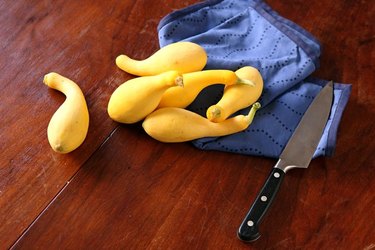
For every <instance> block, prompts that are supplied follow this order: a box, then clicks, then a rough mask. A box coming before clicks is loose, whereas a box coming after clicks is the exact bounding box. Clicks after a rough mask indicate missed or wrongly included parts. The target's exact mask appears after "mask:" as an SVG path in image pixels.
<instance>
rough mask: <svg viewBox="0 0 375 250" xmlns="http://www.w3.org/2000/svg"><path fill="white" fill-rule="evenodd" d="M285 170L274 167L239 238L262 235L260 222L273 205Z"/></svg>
mask: <svg viewBox="0 0 375 250" xmlns="http://www.w3.org/2000/svg"><path fill="white" fill-rule="evenodd" d="M284 175H285V172H284V171H283V170H281V169H279V168H273V169H272V171H271V174H270V175H269V177H268V179H267V181H266V182H265V184H264V185H263V188H262V190H261V191H260V193H259V194H258V196H257V198H256V199H255V201H254V203H253V205H252V206H251V208H250V210H249V212H248V213H247V215H246V217H245V219H244V220H243V222H242V223H241V226H240V228H239V229H238V233H237V234H238V238H240V240H243V241H248V242H249V241H254V240H257V239H258V238H259V237H260V233H259V223H260V222H261V220H262V218H263V216H264V215H265V214H266V212H267V210H268V209H269V207H270V206H271V204H272V202H273V200H274V198H275V196H276V194H277V192H278V190H279V187H280V184H281V182H282V180H283V179H284Z"/></svg>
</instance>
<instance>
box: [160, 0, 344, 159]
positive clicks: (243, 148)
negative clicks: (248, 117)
mask: <svg viewBox="0 0 375 250" xmlns="http://www.w3.org/2000/svg"><path fill="white" fill-rule="evenodd" d="M158 34H159V43H160V46H161V47H163V46H165V45H168V44H170V43H173V42H177V41H191V42H194V43H197V44H199V45H201V46H202V47H203V48H204V49H205V50H206V52H207V54H208V61H207V65H206V67H205V69H230V70H237V69H239V68H241V67H243V66H253V67H255V68H257V69H258V70H259V71H260V73H261V75H262V77H263V80H264V89H263V93H262V95H261V97H260V99H259V101H260V103H261V104H262V108H261V109H260V110H259V111H258V112H257V114H256V116H255V119H254V121H253V123H252V124H251V125H250V126H249V127H248V129H246V130H245V131H243V132H239V133H236V134H232V135H228V136H223V137H209V138H202V139H198V140H194V141H193V144H194V145H195V146H196V147H198V148H200V149H206V150H220V151H227V152H234V153H240V154H246V155H257V156H265V157H271V158H278V157H279V155H280V154H281V152H282V150H283V148H284V147H285V145H286V143H287V142H288V140H289V138H290V136H291V135H292V133H293V131H294V130H295V128H296V127H297V125H298V123H299V121H300V120H301V118H302V116H303V114H304V113H305V111H306V110H307V108H308V106H309V105H310V103H311V102H312V100H313V99H314V97H315V96H316V95H317V94H318V93H319V91H320V90H321V89H322V87H323V86H324V85H325V84H326V83H327V82H328V81H325V80H320V79H314V78H312V77H310V75H311V73H313V72H314V71H315V70H316V69H317V68H318V66H319V61H318V60H319V56H320V47H321V46H320V44H319V42H318V41H317V40H316V39H315V38H314V37H313V36H312V35H311V34H310V33H308V32H307V31H305V30H304V29H302V28H301V27H300V26H298V25H297V24H295V23H293V22H292V21H290V20H287V19H285V18H283V17H281V16H280V15H279V14H278V13H276V12H275V11H273V10H272V9H271V7H270V6H269V5H267V4H266V3H265V2H263V1H260V0H208V1H205V2H201V3H197V4H194V5H191V6H189V7H186V8H184V9H181V10H177V11H174V12H172V13H170V14H169V15H167V16H165V17H164V18H163V19H162V20H161V21H160V23H159V26H158ZM350 91H351V85H349V84H339V83H335V84H334V102H333V105H332V108H331V114H330V118H329V120H328V122H327V125H326V128H325V130H324V134H323V136H322V138H321V140H320V143H319V146H318V147H317V150H316V152H315V154H314V157H317V156H322V155H325V156H330V155H332V153H333V151H334V147H335V144H336V135H337V129H338V125H339V123H340V119H341V116H342V113H343V111H344V108H345V106H346V104H347V102H348V99H349V95H350ZM222 93H223V86H222V85H214V86H211V87H208V88H206V89H204V90H203V91H202V92H201V93H200V94H199V96H198V97H197V98H196V100H195V101H194V102H193V103H192V104H191V105H190V106H189V107H188V109H189V110H191V111H194V112H196V113H198V114H200V115H202V116H205V113H206V110H207V108H208V107H209V106H210V105H213V104H215V103H216V102H218V101H219V99H220V98H221V95H222ZM248 111H249V108H247V109H244V110H241V111H239V112H237V113H236V114H235V115H237V114H246V113H247V112H248Z"/></svg>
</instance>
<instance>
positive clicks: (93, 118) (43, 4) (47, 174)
mask: <svg viewBox="0 0 375 250" xmlns="http://www.w3.org/2000/svg"><path fill="white" fill-rule="evenodd" d="M185 4H186V3H185ZM170 6H171V7H172V6H173V5H172V4H170ZM180 6H184V5H183V4H182V5H181V4H180ZM168 11H169V9H161V8H159V7H158V5H156V4H152V5H150V4H147V3H146V1H121V2H118V1H70V2H69V3H67V2H66V1H18V2H14V1H2V2H1V3H0V12H1V13H2V14H1V15H0V23H1V25H0V37H1V39H0V48H1V52H0V53H1V60H0V84H1V88H2V91H1V93H0V95H1V96H0V99H1V103H0V112H1V114H2V119H1V121H0V123H1V126H0V127H1V133H0V152H1V153H0V154H1V157H0V191H1V192H0V210H1V214H0V225H1V226H0V243H1V244H0V245H2V246H8V245H10V244H12V243H13V242H14V241H15V240H16V239H17V238H18V237H19V235H20V234H21V233H22V232H23V231H24V230H25V228H27V227H28V226H29V225H30V223H31V222H32V221H33V220H34V219H35V218H36V217H37V216H38V214H39V213H40V212H41V211H42V210H43V209H44V208H45V207H46V206H47V204H48V203H49V202H50V201H51V200H52V199H53V197H54V196H55V195H56V194H57V193H58V192H59V190H61V188H62V187H63V186H64V185H65V184H66V183H67V181H69V179H70V178H71V177H72V176H73V175H74V174H75V172H76V171H77V170H78V169H79V168H80V167H81V166H82V164H83V163H84V162H85V161H87V159H88V158H89V157H90V155H92V154H93V153H94V152H95V151H96V150H97V149H98V147H99V146H100V145H101V143H103V141H105V139H106V138H107V137H108V135H109V134H110V133H111V132H112V131H113V130H114V128H115V127H116V126H117V124H115V123H114V122H112V121H111V120H110V119H109V118H108V115H107V112H106V106H107V102H108V100H109V96H110V94H111V93H112V92H113V90H114V89H115V88H116V86H118V85H119V84H120V83H122V82H124V81H125V80H127V79H129V78H130V77H131V76H130V75H128V74H126V73H124V72H122V71H120V70H119V69H117V67H116V66H115V64H114V61H115V58H116V56H117V55H119V54H121V53H131V54H132V55H134V56H135V57H142V56H145V55H148V54H150V53H153V52H154V51H155V50H157V48H158V42H157V35H156V33H155V29H156V25H157V22H158V20H159V19H160V18H161V17H162V16H164V15H166V14H167V13H168ZM146 12H147V13H146ZM138 16H140V17H142V18H136V17H138ZM137 41H142V42H141V43H140V42H137ZM51 71H55V72H58V73H60V74H62V75H64V76H66V77H68V78H70V79H72V80H73V81H75V82H76V83H77V84H78V85H79V86H80V87H81V89H82V91H83V93H84V94H85V97H86V101H87V103H88V108H89V112H90V128H89V133H88V136H87V138H86V141H85V142H84V144H83V145H82V146H81V147H80V148H79V149H77V150H76V151H74V152H73V153H71V154H69V155H59V154H56V153H54V152H53V151H52V150H51V148H50V146H49V145H48V141H47V136H46V130H47V125H48V122H49V119H50V118H51V116H52V114H53V113H54V112H55V111H56V109H57V108H58V107H59V105H61V104H62V102H63V100H64V96H63V95H62V94H61V93H58V92H56V91H54V90H50V89H48V87H47V86H45V85H44V84H43V83H42V80H43V76H44V75H45V74H47V73H48V72H51Z"/></svg>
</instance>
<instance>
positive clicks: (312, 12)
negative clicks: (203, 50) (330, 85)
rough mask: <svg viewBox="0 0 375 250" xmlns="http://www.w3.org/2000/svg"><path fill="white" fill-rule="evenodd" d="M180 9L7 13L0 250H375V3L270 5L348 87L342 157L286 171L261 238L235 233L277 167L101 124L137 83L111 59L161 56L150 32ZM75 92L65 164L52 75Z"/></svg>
mask: <svg viewBox="0 0 375 250" xmlns="http://www.w3.org/2000/svg"><path fill="white" fill-rule="evenodd" d="M196 2H198V1H197V0H185V1H173V0H163V1H150V0H148V1H146V0H137V1H133V0H124V1H114V0H108V1H102V0H94V1H89V0H81V1H37V0H27V1H26V0H23V1H22V0H20V1H12V0H5V1H1V2H0V13H1V14H0V58H1V59H0V86H1V92H0V95H1V98H0V100H1V101H0V114H1V120H0V124H1V127H0V156H1V157H0V167H1V168H0V248H1V249H6V248H10V247H13V248H15V249H30V248H38V249H57V248H61V249H101V248H107V249H146V248H147V249H247V248H254V249H366V250H369V249H374V248H375V232H374V228H375V181H374V179H375V153H374V152H375V130H374V124H375V123H374V117H375V105H374V104H375V98H374V96H375V85H374V79H375V73H374V72H375V70H374V69H375V67H374V62H375V60H374V59H375V58H374V48H375V46H374V41H375V39H374V38H375V37H374V35H375V32H374V16H375V11H374V3H373V1H370V0H368V1H366V0H364V1H356V0H346V1H343V0H342V1H341V0H340V1H332V0H322V1H312V0H308V1H306V0H288V1H286V0H285V1H277V0H268V1H267V2H268V3H269V4H270V5H271V6H272V7H273V8H274V9H275V10H276V11H278V12H279V13H280V14H281V15H283V16H284V17H286V18H288V19H291V20H293V21H294V22H297V23H298V24H300V25H301V26H302V27H304V28H305V29H307V30H308V31H310V32H311V33H313V34H314V35H315V36H316V37H317V38H318V39H319V40H320V41H321V43H322V45H323V47H324V50H323V53H322V56H321V67H320V69H319V70H318V71H317V72H316V73H315V74H314V75H315V76H317V77H320V78H323V79H333V80H335V81H337V82H345V83H352V84H353V90H352V94H351V97H350V100H349V103H348V106H347V108H346V110H345V112H344V115H343V118H342V121H341V124H340V127H339V132H338V141H337V148H336V152H335V155H334V156H333V157H331V158H319V159H316V160H313V161H312V163H311V165H310V167H309V168H308V169H307V170H294V171H291V172H289V173H288V175H287V178H286V179H285V181H284V183H283V185H282V187H281V190H280V192H279V194H278V197H277V199H276V201H275V203H274V204H273V206H272V208H271V210H270V211H269V213H268V214H267V216H266V217H265V219H264V221H263V223H262V226H261V231H262V237H261V238H260V239H259V240H258V241H256V242H254V243H251V244H245V243H243V242H241V241H239V240H238V239H237V237H236V231H237V229H238V226H239V224H240V223H241V221H242V219H243V217H244V215H245V214H246V212H247V210H248V208H249V206H250V204H251V202H252V201H253V199H254V198H255V196H256V194H257V192H258V191H259V188H260V187H261V186H262V184H263V182H264V180H265V178H266V177H267V175H268V173H269V171H270V168H271V167H272V166H273V165H274V164H275V160H273V159H266V158H260V157H250V156H244V155H237V154H230V153H222V152H214V151H209V152H207V151H200V150H198V149H196V148H194V147H193V146H192V145H191V144H189V143H179V144H163V143H160V142H158V141H155V140H153V139H151V138H150V137H149V136H147V135H146V134H145V133H144V132H143V130H142V128H141V126H140V124H134V125H119V124H117V123H115V122H113V121H112V120H111V119H110V118H109V117H108V115H107V112H106V107H107V103H108V100H109V97H110V95H111V93H112V92H113V90H114V89H115V88H116V87H117V86H118V85H119V84H120V83H122V82H124V81H125V80H127V79H130V78H131V77H132V76H130V75H128V74H126V73H125V72H123V71H121V70H119V69H118V68H117V67H116V66H115V64H114V60H115V58H116V56H117V55H119V54H121V53H125V54H129V55H131V56H132V57H135V58H139V59H141V58H146V57H147V56H149V55H150V54H152V53H153V52H154V51H156V50H157V49H158V40H157V33H156V26H157V24H158V22H159V21H160V19H161V18H162V17H163V16H165V15H166V14H168V13H170V12H171V11H172V10H175V9H180V8H183V7H186V6H188V5H191V4H193V3H196ZM50 71H56V72H59V73H60V74H62V75H64V76H66V77H69V78H71V79H72V80H74V81H76V82H77V83H78V84H79V85H80V87H81V88H82V90H83V92H84V93H85V97H86V100H87V102H88V106H89V110H90V119H91V120H90V130H89V133H88V137H87V139H86V141H85V142H84V144H83V145H82V146H81V147H80V148H79V149H77V150H76V151H74V152H72V153H70V154H67V155H59V154H56V153H54V152H53V151H52V149H51V148H50V146H49V144H48V141H47V136H46V129H47V125H48V122H49V119H50V118H51V116H52V114H53V113H54V112H55V110H56V109H57V107H58V106H59V105H60V104H61V103H62V102H63V100H64V96H63V95H62V94H61V93H59V92H57V91H54V90H50V89H48V88H47V87H46V86H45V85H44V84H43V83H42V79H43V76H44V74H46V73H48V72H50Z"/></svg>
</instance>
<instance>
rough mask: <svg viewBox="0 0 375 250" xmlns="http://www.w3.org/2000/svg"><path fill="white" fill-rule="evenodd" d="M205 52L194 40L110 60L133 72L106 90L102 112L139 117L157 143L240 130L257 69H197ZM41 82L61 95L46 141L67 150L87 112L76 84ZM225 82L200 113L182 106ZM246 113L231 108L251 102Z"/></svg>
mask: <svg viewBox="0 0 375 250" xmlns="http://www.w3.org/2000/svg"><path fill="white" fill-rule="evenodd" d="M206 63H207V54H206V52H205V50H204V49H203V48H202V47H201V46H199V45H198V44H195V43H192V42H177V43H173V44H170V45H167V46H165V47H163V48H161V49H160V50H158V51H157V52H156V53H154V54H153V55H151V56H150V57H148V58H146V59H144V60H134V59H131V58H129V57H128V56H126V55H120V56H118V57H117V58H116V65H117V66H118V67H119V68H120V69H122V70H124V71H125V72H127V73H130V74H132V75H135V76H136V77H134V78H132V79H130V80H128V81H126V82H125V83H123V84H121V85H120V86H119V87H118V88H117V89H116V90H115V91H114V92H113V93H112V95H111V97H110V100H109V103H108V107H107V110H108V114H109V116H110V118H111V119H113V120H114V121H117V122H120V123H126V124H129V123H136V122H140V121H143V122H142V126H143V128H144V130H145V131H146V133H147V134H149V135H150V136H151V137H153V138H154V139H156V140H159V141H161V142H184V141H190V140H194V139H198V138H202V137H212V136H224V135H229V134H233V133H237V132H240V131H243V130H245V129H246V128H247V127H248V126H249V125H250V124H251V122H252V120H253V118H254V115H255V113H256V111H257V110H258V109H259V108H260V104H259V103H258V102H256V101H257V100H258V98H259V97H260V95H261V92H262V90H263V79H262V77H261V75H260V73H259V71H258V70H257V69H256V68H254V67H251V66H245V67H242V68H240V69H238V70H237V71H235V72H234V71H231V70H224V69H213V70H203V68H204V67H205V66H206ZM44 83H45V84H46V85H48V86H49V87H51V88H54V89H57V90H59V91H61V92H63V93H64V94H65V95H66V97H67V98H66V100H65V102H64V103H63V104H62V105H61V106H60V108H59V109H58V110H57V111H56V112H55V114H54V115H53V117H52V118H51V121H50V123H49V125H48V130H47V132H48V140H49V142H50V145H51V146H52V148H53V149H54V150H55V151H56V152H60V153H67V152H70V151H72V150H74V149H75V148H77V147H78V146H79V145H81V144H82V142H83V141H84V139H85V137H86V134H87V131H88V123H89V115H88V110H87V105H86V101H85V98H84V95H83V93H82V91H81V90H80V88H79V87H78V85H77V84H75V83H74V82H73V81H71V80H69V79H67V78H65V77H63V76H61V75H59V74H57V73H49V74H47V75H46V76H45V77H44ZM213 84H223V85H225V87H224V91H223V95H222V98H221V99H220V101H219V102H218V103H216V104H215V105H212V106H211V107H209V108H208V109H207V113H206V117H203V116H201V115H198V114H196V113H194V112H192V111H189V110H187V109H186V107H188V106H189V105H190V104H191V103H192V102H193V101H194V100H195V98H196V97H197V96H198V94H199V93H200V92H201V91H202V90H203V89H204V88H206V87H207V86H210V85H213ZM251 105H252V107H251V109H250V111H249V113H248V114H247V115H236V116H233V117H231V115H232V114H234V113H235V112H237V111H239V110H241V109H244V108H247V107H249V106H251Z"/></svg>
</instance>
